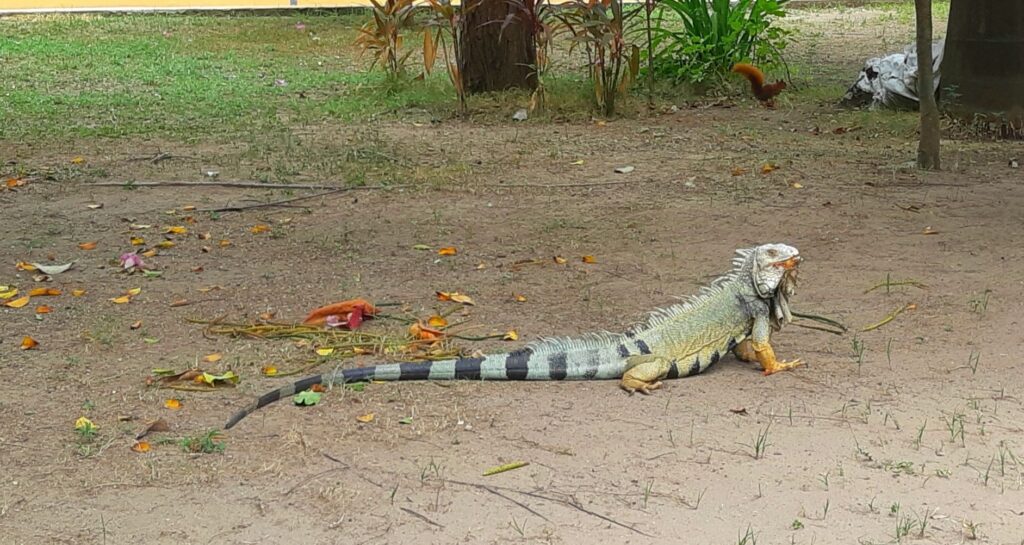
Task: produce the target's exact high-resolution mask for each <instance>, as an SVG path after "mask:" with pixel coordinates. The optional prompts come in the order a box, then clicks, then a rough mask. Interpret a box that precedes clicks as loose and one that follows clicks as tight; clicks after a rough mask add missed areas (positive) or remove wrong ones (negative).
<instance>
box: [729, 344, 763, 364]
mask: <svg viewBox="0 0 1024 545" xmlns="http://www.w3.org/2000/svg"><path fill="white" fill-rule="evenodd" d="M751 344H752V343H751V340H750V339H743V340H742V341H740V344H737V345H736V346H735V347H734V348H733V349H732V353H733V354H736V358H737V359H738V360H740V361H746V362H755V361H757V352H755V351H754V347H753V346H751Z"/></svg>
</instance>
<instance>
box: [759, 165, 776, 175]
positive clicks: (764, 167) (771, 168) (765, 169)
mask: <svg viewBox="0 0 1024 545" xmlns="http://www.w3.org/2000/svg"><path fill="white" fill-rule="evenodd" d="M778 169H779V166H778V165H776V164H774V163H765V164H763V165H761V174H768V173H770V172H772V171H775V170H778Z"/></svg>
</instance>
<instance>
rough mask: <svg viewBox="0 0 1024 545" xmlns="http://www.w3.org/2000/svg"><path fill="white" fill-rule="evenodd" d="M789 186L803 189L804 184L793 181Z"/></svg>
mask: <svg viewBox="0 0 1024 545" xmlns="http://www.w3.org/2000/svg"><path fill="white" fill-rule="evenodd" d="M789 187H792V188H793V189H803V188H804V184H802V183H800V182H793V183H791V184H789Z"/></svg>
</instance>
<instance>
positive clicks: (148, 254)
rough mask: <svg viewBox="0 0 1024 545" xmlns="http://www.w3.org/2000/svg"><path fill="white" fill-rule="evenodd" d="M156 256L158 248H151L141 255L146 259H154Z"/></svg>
mask: <svg viewBox="0 0 1024 545" xmlns="http://www.w3.org/2000/svg"><path fill="white" fill-rule="evenodd" d="M156 254H157V250H156V248H150V249H148V250H146V251H145V252H142V253H141V254H139V255H142V256H144V257H153V256H155V255H156Z"/></svg>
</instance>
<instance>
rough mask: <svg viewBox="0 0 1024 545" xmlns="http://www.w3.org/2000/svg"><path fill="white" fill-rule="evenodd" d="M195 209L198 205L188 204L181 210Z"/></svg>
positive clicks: (189, 210)
mask: <svg viewBox="0 0 1024 545" xmlns="http://www.w3.org/2000/svg"><path fill="white" fill-rule="evenodd" d="M195 209H196V207H195V205H194V204H186V205H185V206H182V207H181V211H182V212H191V211H193V210H195Z"/></svg>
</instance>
